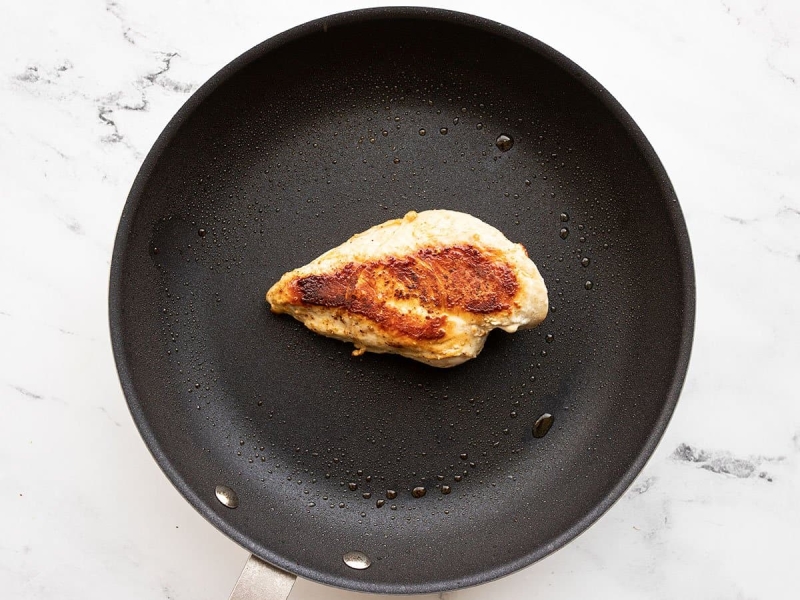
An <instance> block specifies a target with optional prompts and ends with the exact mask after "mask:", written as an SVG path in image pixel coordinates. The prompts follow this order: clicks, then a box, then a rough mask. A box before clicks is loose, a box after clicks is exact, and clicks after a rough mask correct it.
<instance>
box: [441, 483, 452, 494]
mask: <svg viewBox="0 0 800 600" xmlns="http://www.w3.org/2000/svg"><path fill="white" fill-rule="evenodd" d="M442 493H443V494H445V495H447V494H449V493H450V486H449V485H443V486H442Z"/></svg>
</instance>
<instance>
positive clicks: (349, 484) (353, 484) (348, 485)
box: [347, 481, 358, 492]
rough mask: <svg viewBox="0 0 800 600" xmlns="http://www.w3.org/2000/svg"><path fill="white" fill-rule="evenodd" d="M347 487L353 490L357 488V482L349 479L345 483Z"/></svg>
mask: <svg viewBox="0 0 800 600" xmlns="http://www.w3.org/2000/svg"><path fill="white" fill-rule="evenodd" d="M347 487H348V488H350V491H351V492H355V491H356V490H357V489H358V484H357V483H355V482H353V481H351V482H350V483H348V484H347Z"/></svg>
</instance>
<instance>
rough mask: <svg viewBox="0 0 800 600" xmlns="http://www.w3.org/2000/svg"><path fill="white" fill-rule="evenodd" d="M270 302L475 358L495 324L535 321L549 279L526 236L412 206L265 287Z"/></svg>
mask: <svg viewBox="0 0 800 600" xmlns="http://www.w3.org/2000/svg"><path fill="white" fill-rule="evenodd" d="M267 302H269V304H270V306H271V308H272V312H275V313H288V314H290V315H292V316H293V317H294V318H295V319H297V320H299V321H301V322H302V323H304V324H305V325H306V327H308V328H309V329H311V330H312V331H314V332H316V333H319V334H322V335H325V336H328V337H333V338H336V339H339V340H343V341H346V342H352V343H353V344H355V347H356V349H355V351H354V352H353V354H354V355H359V354H362V353H364V352H378V353H383V352H391V353H395V354H400V355H402V356H406V357H408V358H412V359H414V360H418V361H421V362H424V363H426V364H428V365H432V366H434V367H453V366H455V365H458V364H461V363H463V362H465V361H467V360H469V359H470V358H475V357H476V356H477V355H478V354H479V353H480V351H481V350H482V349H483V345H484V343H485V342H486V337H487V336H488V334H489V332H490V331H491V330H492V329H495V328H500V329H503V330H505V331H508V332H511V333H513V332H515V331H517V330H518V329H524V328H528V327H534V326H536V325H538V324H539V323H541V322H542V321H543V320H544V318H545V317H546V316H547V288H546V287H545V284H544V281H543V280H542V277H541V275H540V274H539V270H538V269H537V268H536V265H535V264H534V263H533V261H532V260H531V259H530V258H528V253H527V251H526V250H525V247H524V246H523V245H522V244H514V243H512V242H510V241H509V240H508V239H506V237H505V236H504V235H503V234H502V233H500V232H499V231H498V230H497V229H495V228H494V227H492V226H490V225H487V224H486V223H484V222H483V221H481V220H479V219H476V218H475V217H473V216H471V215H468V214H464V213H460V212H454V211H450V210H427V211H424V212H421V213H416V212H410V213H408V214H407V215H406V216H405V217H403V218H402V219H394V220H391V221H387V222H385V223H382V224H381V225H376V226H375V227H372V228H370V229H368V230H367V231H365V232H363V233H359V234H357V235H354V236H353V237H351V238H350V239H349V240H348V241H346V242H345V243H344V244H342V245H341V246H338V247H336V248H333V249H332V250H329V251H328V252H326V253H325V254H323V255H322V256H320V257H319V258H317V259H316V260H314V261H312V262H310V263H309V264H307V265H306V266H304V267H300V268H299V269H295V270H294V271H291V272H289V273H286V274H285V275H284V276H283V277H281V279H280V281H278V282H277V283H276V284H275V285H273V286H272V288H271V289H270V290H269V292H267Z"/></svg>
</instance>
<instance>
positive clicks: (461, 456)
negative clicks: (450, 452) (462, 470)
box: [458, 452, 468, 460]
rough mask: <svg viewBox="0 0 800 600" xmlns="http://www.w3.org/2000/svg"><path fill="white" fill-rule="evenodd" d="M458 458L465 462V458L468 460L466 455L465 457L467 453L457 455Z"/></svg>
mask: <svg viewBox="0 0 800 600" xmlns="http://www.w3.org/2000/svg"><path fill="white" fill-rule="evenodd" d="M458 457H459V458H460V459H461V460H467V458H468V455H467V453H466V452H462V453H461V454H459V455H458Z"/></svg>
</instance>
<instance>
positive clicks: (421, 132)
mask: <svg viewBox="0 0 800 600" xmlns="http://www.w3.org/2000/svg"><path fill="white" fill-rule="evenodd" d="M426 133H428V132H427V131H425V130H424V129H420V130H419V134H420V135H425V134H426Z"/></svg>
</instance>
